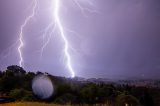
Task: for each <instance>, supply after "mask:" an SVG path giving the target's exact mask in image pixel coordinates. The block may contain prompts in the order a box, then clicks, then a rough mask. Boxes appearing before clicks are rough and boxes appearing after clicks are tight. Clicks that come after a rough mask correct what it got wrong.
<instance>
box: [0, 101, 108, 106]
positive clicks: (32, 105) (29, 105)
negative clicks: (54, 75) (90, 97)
mask: <svg viewBox="0 0 160 106" xmlns="http://www.w3.org/2000/svg"><path fill="white" fill-rule="evenodd" d="M0 106H71V105H60V104H51V103H50V104H47V103H38V102H16V103H14V102H13V103H5V104H0ZM83 106H88V105H83ZM94 106H110V105H106V104H103V105H94Z"/></svg>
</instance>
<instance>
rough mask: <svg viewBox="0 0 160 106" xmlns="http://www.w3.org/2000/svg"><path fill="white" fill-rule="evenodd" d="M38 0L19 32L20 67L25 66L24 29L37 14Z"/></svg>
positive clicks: (35, 1) (35, 0)
mask: <svg viewBox="0 0 160 106" xmlns="http://www.w3.org/2000/svg"><path fill="white" fill-rule="evenodd" d="M37 4H38V2H37V0H34V6H33V9H32V13H31V14H30V15H29V16H28V17H27V18H26V19H25V21H24V23H23V24H22V25H21V27H20V34H19V42H20V43H19V46H18V53H19V58H20V60H19V66H20V67H23V62H24V60H23V55H22V48H23V47H24V42H23V36H24V33H23V32H24V29H25V27H26V25H27V24H28V23H29V21H30V20H31V19H32V18H33V17H34V16H35V11H36V8H37Z"/></svg>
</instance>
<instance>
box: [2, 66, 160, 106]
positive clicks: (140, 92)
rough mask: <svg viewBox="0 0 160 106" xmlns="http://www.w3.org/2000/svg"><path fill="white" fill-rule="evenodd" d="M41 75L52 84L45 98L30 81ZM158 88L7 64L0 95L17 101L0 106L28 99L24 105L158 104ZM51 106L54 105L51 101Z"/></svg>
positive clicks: (111, 105)
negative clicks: (82, 77) (34, 88)
mask: <svg viewBox="0 0 160 106" xmlns="http://www.w3.org/2000/svg"><path fill="white" fill-rule="evenodd" d="M40 74H45V75H47V76H48V77H49V78H50V79H51V81H52V82H53V84H54V85H55V88H54V89H55V91H54V94H53V96H52V97H50V98H48V99H45V100H42V99H40V98H37V97H36V96H35V95H34V94H33V93H32V80H33V78H34V77H35V76H37V75H40ZM159 90H160V89H159V88H147V87H135V86H129V85H113V84H104V83H91V82H87V81H77V80H75V79H70V78H63V77H56V76H53V75H50V74H48V73H42V72H36V73H33V72H26V71H25V70H24V69H23V68H21V67H19V66H14V65H13V66H9V67H7V70H6V71H0V95H1V97H4V96H5V97H12V98H14V99H15V100H16V101H19V103H16V104H14V103H13V104H12V103H11V104H10V105H8V104H4V105H2V106H23V104H24V103H21V102H20V101H23V102H24V101H29V102H26V103H25V106H32V103H30V102H47V103H54V104H61V105H62V104H63V105H64V104H70V105H75V104H77V105H84V104H88V105H94V104H106V106H107V105H110V106H125V105H126V106H160V102H159V100H160V91H159ZM33 104H34V105H33V106H42V105H43V106H50V105H49V104H39V103H33ZM52 106H54V105H53V104H52ZM55 106H56V105H55Z"/></svg>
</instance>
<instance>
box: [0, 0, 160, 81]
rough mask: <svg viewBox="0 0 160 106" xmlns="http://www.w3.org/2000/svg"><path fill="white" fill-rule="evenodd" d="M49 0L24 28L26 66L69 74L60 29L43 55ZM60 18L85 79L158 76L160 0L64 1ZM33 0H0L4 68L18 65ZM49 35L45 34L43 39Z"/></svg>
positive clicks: (0, 52) (42, 2)
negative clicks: (21, 41) (22, 34)
mask: <svg viewBox="0 0 160 106" xmlns="http://www.w3.org/2000/svg"><path fill="white" fill-rule="evenodd" d="M50 1H51V0H39V3H38V9H37V11H36V14H35V17H34V18H33V19H32V20H31V21H30V22H29V23H28V24H27V26H26V27H25V30H24V44H25V45H24V47H23V49H22V51H23V57H24V69H25V70H27V71H34V72H36V71H42V72H48V73H51V74H53V75H58V76H66V77H68V76H70V73H69V71H68V70H67V69H66V67H65V61H63V60H64V59H63V58H64V56H63V41H62V40H61V38H60V36H59V35H58V34H57V33H56V31H55V33H54V34H53V36H52V38H51V40H50V42H49V44H48V45H47V47H46V48H45V50H44V52H43V56H42V58H41V59H40V55H41V53H40V50H41V47H42V45H43V39H42V35H43V33H44V29H45V28H46V27H47V25H49V24H50V23H51V22H52V14H53V13H52V11H51V10H50V8H51V3H50ZM62 1H63V3H62V6H61V13H60V16H61V20H62V23H63V25H64V27H65V28H67V29H70V30H72V31H75V32H76V33H73V32H71V31H67V32H66V33H67V34H66V35H67V38H68V41H69V42H70V45H72V47H73V48H74V49H75V51H74V52H73V51H70V54H71V58H72V64H73V68H74V70H75V74H76V76H80V77H85V78H91V77H95V78H112V79H117V78H123V79H126V78H160V0H90V1H92V2H93V4H94V5H92V6H91V5H88V4H87V3H88V2H87V3H86V1H87V0H86V1H85V0H82V1H81V0H79V1H81V4H82V6H83V7H85V8H89V9H91V10H96V11H98V12H93V13H92V12H89V11H85V13H82V12H81V11H80V9H79V8H78V7H77V6H76V5H75V4H74V3H73V2H72V0H62ZM32 2H33V1H32V0H0V69H1V70H4V69H6V67H7V66H9V65H18V61H19V54H18V52H17V46H18V44H19V42H18V41H17V39H18V37H19V32H20V26H21V25H22V23H23V22H24V20H25V18H26V17H27V16H28V15H29V14H30V13H31V9H32ZM45 40H46V39H45Z"/></svg>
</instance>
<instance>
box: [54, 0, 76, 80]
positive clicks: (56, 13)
mask: <svg viewBox="0 0 160 106" xmlns="http://www.w3.org/2000/svg"><path fill="white" fill-rule="evenodd" d="M53 7H54V14H53V17H54V20H55V23H56V25H57V28H58V29H59V32H60V36H61V38H62V40H63V41H64V55H65V57H66V65H67V67H68V70H69V71H70V73H71V77H72V78H73V77H75V73H74V69H73V67H72V62H71V56H70V54H69V42H68V40H67V38H66V35H65V32H64V27H63V25H62V23H61V20H60V17H59V10H60V0H54V1H53Z"/></svg>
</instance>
